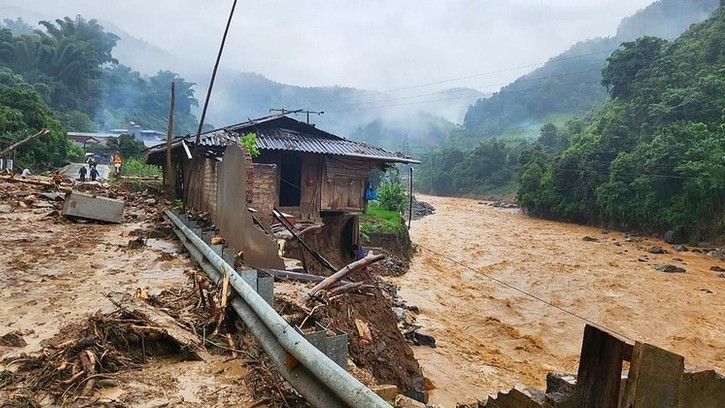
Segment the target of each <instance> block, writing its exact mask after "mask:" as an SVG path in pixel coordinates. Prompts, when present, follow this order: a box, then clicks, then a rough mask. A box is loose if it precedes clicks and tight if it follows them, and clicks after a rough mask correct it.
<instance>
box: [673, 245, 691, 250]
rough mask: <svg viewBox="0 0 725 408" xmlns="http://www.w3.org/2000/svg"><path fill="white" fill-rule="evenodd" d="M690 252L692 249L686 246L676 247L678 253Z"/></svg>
mask: <svg viewBox="0 0 725 408" xmlns="http://www.w3.org/2000/svg"><path fill="white" fill-rule="evenodd" d="M689 250H690V249H689V248H687V247H686V246H684V245H677V246H676V247H675V251H677V252H687V251H689Z"/></svg>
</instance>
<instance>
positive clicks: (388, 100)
mask: <svg viewBox="0 0 725 408" xmlns="http://www.w3.org/2000/svg"><path fill="white" fill-rule="evenodd" d="M600 71H601V70H599V69H590V70H585V71H575V72H564V73H560V74H554V75H549V76H541V77H535V78H519V79H517V80H516V81H515V83H522V82H536V81H541V80H545V79H552V78H563V77H570V76H574V75H580V74H587V73H591V72H600ZM508 84H510V83H506V84H501V83H499V84H490V85H487V86H494V85H501V86H505V85H508ZM529 89H539V88H529ZM460 92H470V89H457V90H452V91H451V90H443V91H438V92H431V93H425V94H418V95H408V96H400V97H395V98H388V99H378V100H374V101H359V102H352V103H348V104H342V105H336V106H335V107H334V108H332V111H335V108H350V107H355V106H361V105H362V106H364V105H370V104H376V103H381V102H391V101H398V100H404V99H413V98H418V97H423V96H434V95H445V94H452V93H460ZM464 98H476V99H479V98H480V96H479V95H475V96H473V95H465V96H462V97H460V99H464ZM455 99H458V98H455ZM431 102H433V101H431ZM323 106H324V105H323ZM326 109H328V111H330V108H326ZM337 111H338V112H339V111H340V110H339V109H338V110H337Z"/></svg>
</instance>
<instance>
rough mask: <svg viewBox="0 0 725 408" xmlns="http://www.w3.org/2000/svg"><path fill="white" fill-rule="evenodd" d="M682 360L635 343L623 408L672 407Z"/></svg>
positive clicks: (653, 347) (683, 361) (677, 398)
mask: <svg viewBox="0 0 725 408" xmlns="http://www.w3.org/2000/svg"><path fill="white" fill-rule="evenodd" d="M684 369H685V358H684V357H682V356H680V355H678V354H675V353H671V352H669V351H667V350H663V349H661V348H659V347H655V346H653V345H651V344H644V343H639V342H637V343H635V345H634V353H633V355H632V364H631V365H630V368H629V376H628V377H627V386H626V388H625V391H624V399H623V404H622V406H623V407H637V408H650V407H651V408H655V407H656V408H676V407H678V406H679V405H678V400H679V391H680V383H681V382H682V376H683V373H684Z"/></svg>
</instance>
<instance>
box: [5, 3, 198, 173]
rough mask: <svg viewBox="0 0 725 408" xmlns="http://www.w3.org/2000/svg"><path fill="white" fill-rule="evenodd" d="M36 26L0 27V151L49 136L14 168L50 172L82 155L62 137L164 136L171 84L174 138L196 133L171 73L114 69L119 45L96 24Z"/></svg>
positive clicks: (181, 86) (185, 91)
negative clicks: (121, 131) (134, 126)
mask: <svg viewBox="0 0 725 408" xmlns="http://www.w3.org/2000/svg"><path fill="white" fill-rule="evenodd" d="M39 24H40V26H41V27H42V29H38V30H33V29H32V28H31V27H30V26H28V25H27V24H25V23H24V22H23V21H22V20H20V19H17V20H7V19H6V20H4V22H3V26H4V27H5V28H3V27H0V147H2V146H5V145H9V144H11V143H13V142H15V141H18V140H20V139H22V138H24V137H26V136H28V135H31V134H33V133H35V132H37V131H38V130H40V129H41V128H43V127H46V128H49V129H50V130H51V133H50V135H49V136H46V137H43V138H41V139H40V140H38V141H36V142H33V143H31V144H29V145H27V146H26V147H24V148H23V149H22V150H20V151H19V152H18V153H17V154H16V162H17V164H18V167H30V168H33V169H43V168H49V167H55V166H59V165H61V164H62V163H63V162H65V161H66V160H67V159H68V158H69V155H74V154H76V155H82V152H78V151H73V149H74V147H73V144H72V143H70V142H69V141H68V140H67V139H66V138H65V136H64V133H65V131H69V130H72V131H86V132H88V131H96V130H107V129H109V128H118V127H123V128H125V127H126V126H127V125H128V122H129V121H135V122H137V123H140V124H141V125H142V126H144V127H154V128H160V129H165V127H166V125H165V123H166V122H165V118H166V117H167V116H168V106H169V99H170V95H169V86H170V83H171V81H172V80H173V81H175V82H176V88H177V99H176V118H175V119H176V120H175V123H176V131H177V132H179V133H181V132H188V131H191V130H193V129H194V128H195V124H196V118H195V117H194V115H193V114H192V111H191V108H192V106H194V105H195V104H197V101H196V99H195V98H194V91H193V89H192V88H191V87H192V86H193V84H192V83H190V82H187V81H185V80H184V79H183V78H180V77H179V76H178V75H177V74H175V73H173V72H168V71H163V72H159V73H158V74H157V75H155V76H152V77H150V78H147V77H143V76H141V75H140V74H139V73H138V72H134V71H133V70H131V69H130V68H128V67H125V66H123V65H120V64H119V63H118V61H117V60H116V59H115V58H114V57H113V55H112V51H113V48H114V47H115V45H116V42H117V40H118V37H117V36H116V35H114V34H112V33H109V32H106V31H105V30H104V28H103V27H102V26H101V25H100V24H98V22H97V21H95V20H85V19H83V18H82V17H80V16H79V17H76V18H75V19H71V18H68V17H66V18H64V19H58V20H56V21H55V22H50V21H41V22H40V23H39Z"/></svg>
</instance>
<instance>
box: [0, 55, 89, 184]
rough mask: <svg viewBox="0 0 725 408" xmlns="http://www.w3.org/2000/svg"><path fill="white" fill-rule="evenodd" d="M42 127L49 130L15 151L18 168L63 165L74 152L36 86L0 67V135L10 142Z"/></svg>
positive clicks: (42, 167) (45, 167)
mask: <svg viewBox="0 0 725 408" xmlns="http://www.w3.org/2000/svg"><path fill="white" fill-rule="evenodd" d="M42 128H47V129H48V130H50V133H49V134H48V135H46V136H44V137H42V138H40V139H38V140H35V141H33V142H31V143H29V144H27V145H25V146H23V147H22V148H21V149H20V150H18V151H17V152H16V155H15V162H16V163H17V166H18V167H28V168H31V169H34V170H43V169H48V168H52V167H57V166H60V165H62V164H63V163H64V162H65V161H66V160H67V158H68V156H69V155H72V154H76V153H78V152H77V151H74V147H73V143H71V142H70V141H69V140H68V139H67V138H66V137H65V134H64V132H63V129H62V127H61V124H60V122H59V121H58V119H57V118H56V117H55V116H54V115H53V113H52V111H51V109H50V108H49V107H48V105H47V104H46V103H45V101H43V99H42V98H41V97H40V95H38V93H37V92H35V90H34V89H33V87H32V86H31V85H30V84H28V83H26V82H24V81H23V78H22V77H21V76H20V75H17V74H15V73H14V72H12V71H11V70H10V69H8V68H3V67H0V136H1V137H2V138H3V140H5V141H7V142H8V144H12V143H14V142H17V141H20V140H22V139H24V138H25V137H27V136H30V135H32V134H34V133H36V132H37V131H39V130H40V129H42Z"/></svg>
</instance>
